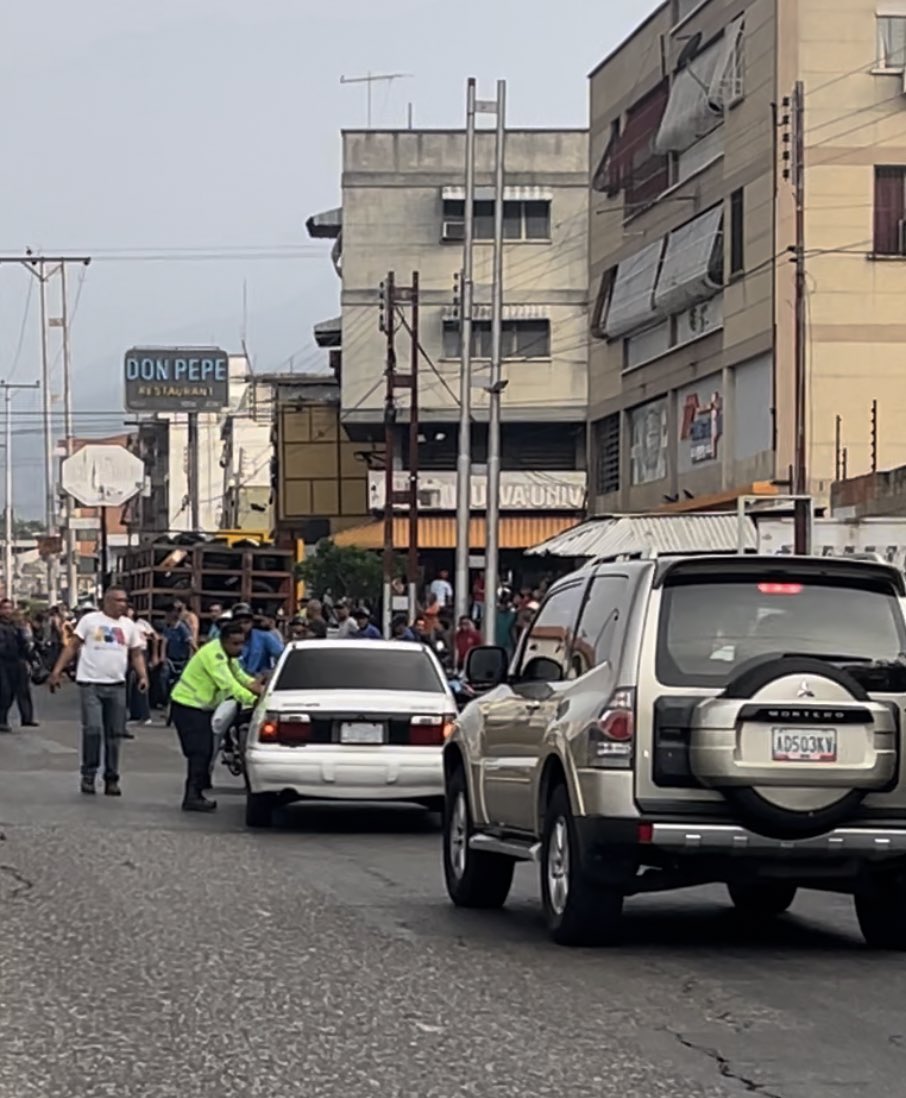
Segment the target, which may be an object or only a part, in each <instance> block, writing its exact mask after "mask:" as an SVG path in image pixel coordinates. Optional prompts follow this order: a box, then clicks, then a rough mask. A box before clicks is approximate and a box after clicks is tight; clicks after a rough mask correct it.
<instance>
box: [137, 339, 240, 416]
mask: <svg viewBox="0 0 906 1098" xmlns="http://www.w3.org/2000/svg"><path fill="white" fill-rule="evenodd" d="M124 381H125V386H126V398H125V405H126V408H127V409H128V410H129V411H130V412H219V411H220V410H221V409H222V408H226V407H227V405H228V404H229V402H230V357H229V355H228V354H227V353H226V352H225V351H221V350H219V348H217V347H187V348H179V347H164V348H162V347H147V348H144V347H134V348H133V349H132V350H131V351H127V352H126V358H125V362H124Z"/></svg>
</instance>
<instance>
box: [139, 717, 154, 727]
mask: <svg viewBox="0 0 906 1098" xmlns="http://www.w3.org/2000/svg"><path fill="white" fill-rule="evenodd" d="M142 724H143V725H144V726H145V728H150V727H151V725H152V724H154V721H152V720H151V718H150V717H149V718H148V719H147V720H146V721H142Z"/></svg>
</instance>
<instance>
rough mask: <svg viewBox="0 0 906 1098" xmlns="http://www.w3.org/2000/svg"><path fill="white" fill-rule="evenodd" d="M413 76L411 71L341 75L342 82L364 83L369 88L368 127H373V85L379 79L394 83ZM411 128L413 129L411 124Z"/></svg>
mask: <svg viewBox="0 0 906 1098" xmlns="http://www.w3.org/2000/svg"><path fill="white" fill-rule="evenodd" d="M411 76H412V73H411V72H388V73H383V74H381V73H378V74H375V73H370V72H369V73H366V75H365V76H341V77H340V83H341V84H364V85H365V87H366V88H367V94H368V114H367V118H368V129H369V130H370V129H371V89H372V86H373V85H374V84H376V83H378V81H383V82H384V83H386V84H388V85H389V84H392V83H393V81H394V80H408V79H410V78H411ZM409 129H412V126H411V125H410V127H409Z"/></svg>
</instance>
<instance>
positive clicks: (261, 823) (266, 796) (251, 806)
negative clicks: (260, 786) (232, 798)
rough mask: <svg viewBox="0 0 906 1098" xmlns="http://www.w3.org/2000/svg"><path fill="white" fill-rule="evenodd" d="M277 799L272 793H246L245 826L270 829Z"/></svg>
mask: <svg viewBox="0 0 906 1098" xmlns="http://www.w3.org/2000/svg"><path fill="white" fill-rule="evenodd" d="M276 807H277V798H276V797H275V796H274V794H273V793H246V795H245V826H246V827H254V828H261V827H270V826H271V825H272V824H273V822H274V809H275V808H276Z"/></svg>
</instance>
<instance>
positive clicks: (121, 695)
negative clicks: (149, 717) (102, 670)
mask: <svg viewBox="0 0 906 1098" xmlns="http://www.w3.org/2000/svg"><path fill="white" fill-rule="evenodd" d="M79 697H80V699H81V703H82V777H83V778H93V777H94V776H95V774H97V772H98V769H99V767H100V765H101V743H102V742H103V744H104V781H107V782H115V781H119V776H120V743H121V742H122V739H123V734H124V733H125V731H126V684H125V683H124V682H113V683H101V682H80V683H79Z"/></svg>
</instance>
